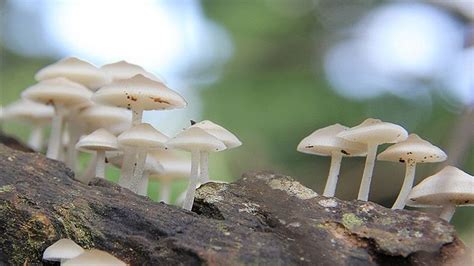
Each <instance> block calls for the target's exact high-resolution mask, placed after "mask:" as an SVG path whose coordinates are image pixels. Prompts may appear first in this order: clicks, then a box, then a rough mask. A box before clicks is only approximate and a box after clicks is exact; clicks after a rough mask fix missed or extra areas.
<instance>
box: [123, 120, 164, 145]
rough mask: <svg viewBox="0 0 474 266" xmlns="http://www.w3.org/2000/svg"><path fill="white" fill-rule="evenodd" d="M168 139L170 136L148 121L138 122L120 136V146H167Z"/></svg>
mask: <svg viewBox="0 0 474 266" xmlns="http://www.w3.org/2000/svg"><path fill="white" fill-rule="evenodd" d="M168 140H169V138H168V136H166V135H165V134H163V133H161V132H160V131H158V130H156V129H155V128H154V127H152V126H151V125H150V124H147V123H141V124H138V125H136V126H134V127H132V128H130V129H128V130H126V131H124V132H123V133H122V134H120V135H119V136H118V143H119V145H120V146H125V147H139V148H147V149H156V148H166V142H167V141H168Z"/></svg>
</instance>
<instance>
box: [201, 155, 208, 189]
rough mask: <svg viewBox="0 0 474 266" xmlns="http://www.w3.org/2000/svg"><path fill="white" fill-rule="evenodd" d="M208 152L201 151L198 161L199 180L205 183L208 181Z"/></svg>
mask: <svg viewBox="0 0 474 266" xmlns="http://www.w3.org/2000/svg"><path fill="white" fill-rule="evenodd" d="M208 162H209V152H207V151H201V154H200V162H199V182H200V183H201V184H205V183H207V182H209V181H210V180H209V163H208Z"/></svg>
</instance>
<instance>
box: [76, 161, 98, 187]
mask: <svg viewBox="0 0 474 266" xmlns="http://www.w3.org/2000/svg"><path fill="white" fill-rule="evenodd" d="M96 166H97V155H96V154H94V155H92V158H91V159H90V160H89V164H88V165H87V168H86V169H85V170H84V172H83V173H82V175H80V176H76V177H75V178H76V180H78V181H79V182H81V183H83V184H89V182H90V180H91V179H92V178H93V177H94V172H95V169H96Z"/></svg>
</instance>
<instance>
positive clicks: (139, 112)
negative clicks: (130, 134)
mask: <svg viewBox="0 0 474 266" xmlns="http://www.w3.org/2000/svg"><path fill="white" fill-rule="evenodd" d="M142 117H143V109H135V108H134V109H132V126H136V125H138V124H140V123H141V122H142Z"/></svg>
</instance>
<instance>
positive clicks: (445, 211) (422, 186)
mask: <svg viewBox="0 0 474 266" xmlns="http://www.w3.org/2000/svg"><path fill="white" fill-rule="evenodd" d="M473 188H474V176H472V175H469V174H467V173H465V172H463V171H462V170H459V169H458V168H456V167H453V166H446V167H444V168H443V169H442V170H441V171H439V172H438V173H436V174H434V175H432V176H429V177H427V178H425V179H424V180H423V181H421V182H420V183H419V184H418V185H416V186H415V187H414V188H413V189H412V191H411V192H410V194H409V195H408V201H407V205H408V206H412V207H439V206H441V207H442V209H441V213H440V216H439V217H440V218H442V219H443V220H446V221H448V222H449V221H451V218H452V217H453V215H454V212H455V211H456V206H459V205H463V206H473V205H474V189H473Z"/></svg>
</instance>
